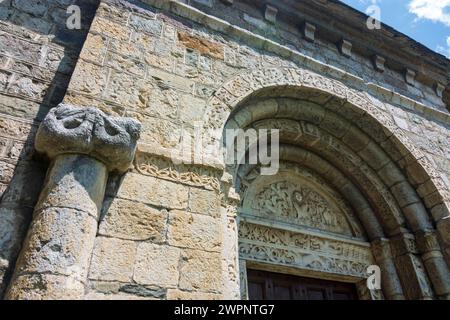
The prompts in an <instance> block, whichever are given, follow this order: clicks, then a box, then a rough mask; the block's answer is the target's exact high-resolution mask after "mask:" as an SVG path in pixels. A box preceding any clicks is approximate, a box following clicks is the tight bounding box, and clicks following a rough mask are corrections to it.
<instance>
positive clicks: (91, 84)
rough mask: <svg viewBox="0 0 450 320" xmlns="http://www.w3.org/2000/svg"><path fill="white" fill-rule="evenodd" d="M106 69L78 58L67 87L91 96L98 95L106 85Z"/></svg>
mask: <svg viewBox="0 0 450 320" xmlns="http://www.w3.org/2000/svg"><path fill="white" fill-rule="evenodd" d="M107 77H108V70H107V69H103V68H102V67H100V66H98V65H94V64H92V63H87V62H84V61H83V60H80V61H79V62H78V64H77V67H76V68H75V71H74V73H73V75H72V79H71V81H70V85H69V88H70V89H71V90H76V91H78V92H81V93H84V94H89V95H93V96H98V95H100V94H101V93H102V92H103V90H104V89H105V87H106V80H107Z"/></svg>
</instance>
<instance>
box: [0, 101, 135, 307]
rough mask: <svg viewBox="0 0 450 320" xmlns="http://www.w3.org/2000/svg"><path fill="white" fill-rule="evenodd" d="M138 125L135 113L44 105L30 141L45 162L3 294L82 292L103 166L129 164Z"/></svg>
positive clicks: (104, 173) (49, 296) (36, 295)
mask: <svg viewBox="0 0 450 320" xmlns="http://www.w3.org/2000/svg"><path fill="white" fill-rule="evenodd" d="M139 133H140V124H139V123H138V122H136V121H135V120H133V119H129V118H113V117H108V116H107V115H105V114H104V113H103V112H101V111H100V110H98V109H95V108H78V107H75V106H71V105H59V106H58V107H57V108H54V109H52V110H51V111H50V112H49V114H48V115H47V117H46V118H45V120H44V121H43V122H42V124H41V126H40V127H39V130H38V132H37V136H36V141H35V147H36V150H37V151H38V152H40V153H42V154H44V155H46V156H47V157H48V158H49V159H50V160H51V163H50V167H49V169H48V172H47V177H46V181H45V183H44V187H43V190H42V192H41V195H40V197H39V201H38V203H37V205H36V206H35V210H34V214H33V220H32V223H31V226H30V229H29V230H28V234H27V237H26V239H25V242H24V246H23V248H22V250H21V253H20V256H19V258H18V260H17V263H16V268H15V271H14V275H13V278H12V280H11V283H10V285H9V288H8V291H7V293H6V298H7V299H80V298H82V297H83V296H84V290H85V284H86V279H87V272H88V268H89V260H90V256H91V253H92V249H93V246H94V240H95V235H96V232H97V224H98V219H99V213H100V208H101V205H102V202H103V198H104V193H105V186H106V181H107V178H108V173H109V172H111V171H116V172H119V173H121V172H125V171H126V170H127V169H128V168H129V166H130V164H131V162H132V160H133V158H134V154H135V150H136V141H137V139H138V138H139Z"/></svg>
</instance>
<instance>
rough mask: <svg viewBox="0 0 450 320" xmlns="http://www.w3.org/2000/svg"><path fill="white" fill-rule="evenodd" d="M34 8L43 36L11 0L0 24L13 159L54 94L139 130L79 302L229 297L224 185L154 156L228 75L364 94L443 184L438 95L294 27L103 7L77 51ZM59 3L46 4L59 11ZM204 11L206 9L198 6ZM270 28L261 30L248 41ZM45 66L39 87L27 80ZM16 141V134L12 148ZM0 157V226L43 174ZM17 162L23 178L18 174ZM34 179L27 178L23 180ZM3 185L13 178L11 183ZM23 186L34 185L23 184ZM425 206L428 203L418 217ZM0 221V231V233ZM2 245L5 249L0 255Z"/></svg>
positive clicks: (155, 6)
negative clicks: (333, 81)
mask: <svg viewBox="0 0 450 320" xmlns="http://www.w3.org/2000/svg"><path fill="white" fill-rule="evenodd" d="M23 2H27V3H30V2H33V1H31V0H28V1H23ZM35 2H36V3H39V4H37V6H38V7H39V8H41V7H45V9H41V10H33V12H32V13H33V14H40V17H39V18H38V20H35V21H43V22H41V23H38V24H39V25H40V24H42V26H39V28H43V29H44V30H42V29H40V31H31V30H33V29H32V28H33V27H32V26H28V27H27V28H21V27H19V26H18V25H17V22H16V24H15V23H14V22H13V21H18V20H17V19H19V18H17V15H19V14H26V13H22V12H21V11H20V8H21V7H20V3H22V1H20V0H12V1H8V0H7V1H6V4H7V7H8V10H7V11H5V12H9V14H6V17H5V18H4V20H5V21H6V22H5V23H2V24H0V27H1V28H2V31H1V33H0V38H1V37H3V38H5V41H0V54H2V56H0V61H4V62H3V63H1V64H0V67H1V69H0V85H2V84H3V89H2V90H3V91H4V92H5V93H4V94H1V95H0V99H1V100H0V113H2V114H3V115H2V116H1V117H0V124H2V125H0V129H1V130H2V131H0V135H1V136H2V137H3V136H5V137H8V138H7V139H5V142H4V143H3V144H4V145H5V146H6V145H8V146H10V145H12V142H11V141H14V143H17V144H18V145H19V147H20V148H19V151H17V153H16V154H20V153H22V154H25V153H26V152H24V151H20V150H22V149H24V145H26V142H28V149H27V148H25V149H24V150H30V151H31V150H32V143H33V134H32V133H30V132H33V131H32V128H34V127H33V124H34V121H39V119H42V116H43V115H45V114H46V110H48V108H50V107H52V106H54V105H55V103H57V102H59V100H61V99H63V100H64V102H67V103H73V104H76V105H84V106H87V105H94V106H96V107H98V108H100V109H101V110H103V111H104V112H106V113H108V114H112V115H118V116H129V117H133V118H136V119H138V120H139V121H141V122H142V125H143V128H142V135H141V139H140V145H139V147H138V153H137V156H136V160H135V165H134V167H133V168H132V169H131V170H130V172H129V173H127V174H125V175H124V176H114V177H111V178H110V181H109V183H108V189H107V196H106V200H105V202H104V204H103V210H102V216H101V218H100V224H99V230H98V235H97V238H96V243H95V248H94V251H93V254H92V260H91V266H90V271H89V290H88V292H87V293H86V298H87V299H95V298H101V299H120V298H123V299H132V298H133V299H141V298H142V299H166V298H167V299H176V298H191V299H195V298H206V299H218V298H237V297H238V296H237V295H236V293H237V292H238V285H236V283H237V282H238V280H237V278H238V274H237V270H238V268H237V265H236V262H237V261H236V259H235V258H234V257H230V255H231V254H230V252H234V251H236V247H235V246H234V244H235V241H236V239H233V238H232V237H231V238H227V237H228V236H229V235H230V233H229V232H227V228H231V229H233V228H234V226H235V222H236V221H235V216H234V213H233V212H230V211H229V210H227V207H226V204H225V202H224V199H223V198H224V195H223V194H221V192H220V190H223V188H222V187H223V185H222V184H223V183H225V182H226V181H222V180H221V178H222V177H221V170H220V168H215V167H213V166H187V165H176V164H174V163H172V162H171V161H170V160H167V159H166V158H167V157H168V155H170V152H171V151H172V150H173V149H174V148H175V147H177V146H178V144H179V142H180V141H182V136H183V134H186V133H189V134H193V133H194V122H196V121H201V120H203V119H205V117H206V113H207V109H208V101H209V99H210V98H211V96H212V95H213V94H214V92H215V91H216V90H218V89H219V88H221V87H222V86H223V85H224V84H225V83H227V82H228V81H229V80H231V79H233V78H235V77H236V76H237V75H239V74H244V73H248V72H251V71H255V70H259V69H263V68H271V67H291V68H298V67H302V68H306V69H312V70H314V71H316V72H321V73H323V74H326V75H327V76H330V77H334V78H338V79H339V80H341V81H343V82H345V83H348V85H349V86H351V87H355V88H357V89H360V90H361V89H363V90H367V91H368V92H369V93H370V94H371V95H372V96H374V97H376V98H377V99H379V101H378V102H379V103H378V105H379V107H380V110H382V111H383V112H385V113H387V114H389V115H390V117H392V118H393V119H394V120H395V122H396V124H397V125H398V126H399V127H400V128H401V129H402V130H403V131H404V133H405V135H407V136H408V137H409V138H410V139H411V140H412V141H414V142H415V144H416V146H417V148H419V149H420V150H422V151H423V152H424V154H425V156H426V157H427V159H428V160H429V161H430V162H431V163H432V164H433V165H434V167H433V170H436V171H437V172H438V175H439V177H438V179H439V181H440V182H441V183H442V185H444V186H447V188H449V187H450V160H449V159H450V142H449V141H450V139H449V138H450V131H449V119H450V117H449V115H448V112H447V111H445V105H444V104H443V103H442V100H441V99H440V98H439V97H437V96H436V93H435V92H434V90H433V88H431V87H428V86H424V85H422V84H420V83H417V84H416V85H415V86H411V85H407V84H405V79H404V76H403V75H401V74H398V73H395V72H391V71H389V70H387V71H385V72H384V73H378V72H377V71H376V70H375V69H374V67H373V64H372V62H371V61H370V60H366V59H364V58H363V57H361V56H359V55H358V54H357V53H354V54H353V55H352V57H351V58H347V57H344V56H343V55H342V54H340V52H339V50H338V49H337V48H336V47H335V46H331V45H330V44H327V43H321V42H320V41H317V42H316V43H314V44H311V43H308V42H307V41H305V40H303V39H301V36H299V35H296V34H295V33H294V32H292V33H288V34H286V33H285V30H284V29H283V28H282V27H280V26H279V25H277V24H276V25H275V26H274V25H272V24H269V23H268V22H267V21H264V18H263V17H261V16H259V15H258V14H257V13H256V12H253V13H252V12H250V11H249V12H247V13H246V16H245V19H246V21H244V22H243V21H242V17H243V11H242V10H241V11H240V10H237V11H235V9H230V8H229V7H226V6H223V5H222V2H221V1H218V0H217V1H213V3H214V5H213V6H212V7H213V8H215V9H216V10H217V11H220V10H219V9H223V10H228V11H227V12H228V17H226V19H227V20H228V21H229V22H230V24H232V25H234V24H236V25H241V24H242V26H243V27H245V28H247V29H250V31H248V30H241V31H239V32H235V33H224V32H220V29H221V27H222V25H221V24H220V23H215V24H213V23H212V22H211V21H212V20H211V19H210V20H207V19H206V18H205V17H204V16H202V15H201V13H198V12H197V13H195V12H193V11H189V10H185V9H184V8H185V7H183V6H184V4H182V3H181V2H180V3H176V4H174V3H173V1H151V0H147V1H121V0H105V1H101V4H100V6H99V8H98V9H97V11H96V15H95V18H94V20H93V22H92V25H91V27H90V29H89V32H88V34H87V38H86V40H85V41H84V42H83V39H81V40H80V42H76V43H78V47H77V46H76V45H75V46H73V45H69V44H62V43H61V42H60V40H58V32H57V31H56V30H57V29H58V28H57V26H58V25H59V24H58V23H56V22H53V21H54V20H51V19H52V18H51V17H52V16H51V15H50V14H49V12H50V11H49V8H48V5H46V4H42V3H43V2H41V1H35ZM65 2H67V1H62V0H59V1H58V0H54V1H47V2H45V3H48V4H51V5H54V6H60V5H61V4H62V3H65ZM202 2H204V3H206V4H210V2H211V1H202ZM83 3H84V2H83ZM211 3H212V2H211ZM192 4H195V5H197V4H198V1H197V3H194V1H193V2H192ZM1 5H4V2H3V3H2V4H1ZM222 6H223V7H222ZM199 8H202V7H201V5H200V6H199ZM205 8H206V9H205V10H210V9H207V8H211V6H206V7H205ZM88 11H89V10H88ZM93 11H95V10H94V9H93ZM3 12H4V11H2V14H3ZM222 12H223V11H222ZM27 14H28V13H27ZM211 14H214V12H212V13H211ZM252 14H253V16H251V15H252ZM14 17H16V18H14ZM1 19H3V17H1ZM202 19H203V20H202ZM25 20H26V21H27V23H31V22H28V21H33V20H31V19H25ZM22 21H23V20H22ZM195 21H209V22H204V24H202V23H198V22H195ZM214 21H215V20H214ZM23 23H24V22H23ZM205 24H206V25H205ZM45 26H47V29H45ZM36 28H37V27H36ZM3 30H5V31H3ZM45 30H47V31H45ZM253 31H254V32H256V33H255V34H258V33H259V35H258V37H254V36H253V35H252V32H253ZM269 31H270V32H271V33H274V34H272V35H271V36H270V37H269V36H267V38H265V37H263V36H261V34H263V35H267V32H269ZM23 32H25V35H24V34H23ZM265 32H266V33H265ZM26 34H29V35H28V36H26ZM280 34H283V35H284V36H285V37H286V38H288V39H295V42H298V43H297V46H296V47H295V46H294V49H295V50H297V51H296V52H297V53H296V54H291V56H290V57H289V58H286V57H285V55H284V53H285V52H287V50H293V49H288V48H280V47H279V46H277V45H278V44H277V42H280V43H281V44H285V43H284V42H283V41H284V40H283V38H279V37H278V36H277V35H280ZM61 38H62V39H66V37H65V36H61ZM269 38H270V39H273V40H268V39H269ZM8 41H9V42H8ZM7 43H12V44H13V45H10V44H7ZM82 43H83V45H82V50H81V53H80V55H79V58H78V60H77V54H76V52H77V50H75V53H74V54H73V55H72V51H71V49H69V48H75V47H77V48H81V44H82ZM13 46H14V47H13ZM291 47H292V46H290V48H291ZM53 52H55V54H51V53H53ZM277 52H280V54H278V53H277ZM281 52H283V54H281ZM289 52H290V51H289ZM33 54H34V55H33ZM26 55H31V56H26ZM2 57H4V58H3V60H2ZM296 57H297V58H296ZM311 58H313V59H311ZM24 60H26V62H27V63H28V65H29V67H28V68H25V69H23V70H25V71H20V70H22V69H20V70H16V69H13V67H14V66H15V65H16V61H22V62H25V61H24ZM5 61H6V62H5ZM75 62H76V67H75V69H74V70H73V73H72V69H73V67H74V66H75ZM337 69H339V70H341V71H337ZM27 70H28V71H27ZM44 71H47V73H48V74H49V76H48V77H47V79H48V80H45V79H42V78H41V76H38V72H44ZM27 72H28V73H27ZM30 73H31V74H30ZM361 75H364V78H361V77H360V76H361ZM2 79H4V80H3V82H2ZM20 79H23V80H20ZM68 81H70V83H69V84H68V87H67V92H66V91H65V86H67V82H68ZM369 82H370V83H371V85H369V84H368V83H369ZM55 87H58V89H55V90H54V89H53V88H55ZM60 87H62V88H60ZM367 88H369V89H370V90H369V89H367ZM393 91H395V92H396V94H394V93H393ZM64 94H65V95H64ZM63 95H64V97H62V96H63ZM427 105H428V107H427ZM429 106H435V107H434V108H430V107H429ZM218 117H219V118H220V120H221V121H223V122H224V121H225V120H226V118H227V117H228V114H227V112H225V111H224V112H223V114H221V115H219V116H218ZM18 124H20V125H18ZM17 128H23V129H17ZM8 130H9V131H8ZM11 130H19V131H11ZM3 132H4V133H3ZM17 137H23V138H21V141H16V140H18V139H17ZM2 141H3V140H2ZM7 154H8V155H7ZM9 154H12V153H11V152H9V153H8V151H4V152H3V155H4V158H5V159H6V158H8V157H9V159H10V160H1V161H2V164H3V163H4V166H5V168H6V169H4V170H3V172H4V174H3V175H2V179H3V180H2V183H3V185H4V189H6V191H5V195H4V196H3V199H2V207H1V208H0V210H3V212H1V214H0V219H19V218H18V217H20V219H24V220H26V218H27V217H29V214H30V212H31V211H32V207H33V203H34V202H35V201H36V199H35V197H36V196H37V194H38V193H39V190H40V189H39V188H40V181H42V174H43V172H44V169H45V168H42V169H40V170H39V169H37V168H38V167H39V166H40V162H39V163H38V162H30V161H31V160H28V158H25V159H24V160H20V161H19V160H18V157H17V156H16V157H15V158H11V157H12V156H9ZM4 158H2V159H4ZM18 161H19V164H22V163H23V164H24V167H25V168H32V169H28V171H26V169H23V170H22V171H21V170H18V169H17V168H20V165H17V163H18ZM14 170H16V171H17V172H14ZM29 171H31V173H30V172H29ZM21 172H23V174H21ZM36 174H40V176H39V178H30V177H32V176H33V175H36ZM12 176H14V179H17V182H16V183H10V180H11V177H12ZM24 179H27V180H26V181H31V180H33V181H36V183H35V184H36V185H35V184H34V183H33V184H28V183H25V180H24ZM13 182H14V181H13ZM428 182H429V181H426V182H423V184H422V190H423V192H422V193H421V196H427V195H428V194H427V191H426V190H427V188H426V184H427V183H428ZM7 186H9V187H8V188H7ZM13 186H17V187H16V189H14V187H13ZM25 186H26V188H25ZM28 188H31V190H28ZM9 190H10V193H8V191H9ZM14 190H20V192H19V191H14ZM8 194H10V196H8ZM20 195H22V196H23V197H24V198H21V197H20ZM8 197H12V198H11V200H9V199H10V198H8ZM22 199H25V200H22ZM442 200H444V201H450V196H449V195H448V194H447V195H446V198H445V199H439V201H437V202H436V203H439V202H440V201H442ZM434 204H435V203H430V208H429V209H430V210H431V209H432V208H433V206H434ZM22 211H23V212H24V213H20V212H22ZM5 217H6V218H5ZM6 221H8V220H6ZM4 226H5V224H1V223H0V230H1V228H5V227H4ZM6 226H7V224H6ZM23 226H24V227H23V230H21V231H20V232H19V230H17V231H14V232H10V234H14V235H16V234H17V235H18V236H17V238H20V237H21V236H20V234H22V233H23V231H24V230H26V228H25V226H26V223H24V224H23ZM16 240H17V239H16ZM10 243H14V244H17V241H11V240H8V239H6V240H3V239H1V238H0V248H1V249H2V250H0V254H2V252H11V251H14V250H12V249H10V247H11V246H10ZM5 246H7V248H8V249H7V250H9V251H4V250H5V249H3V247H5ZM233 246H234V247H233ZM16 249H17V248H16ZM16 249H15V250H16ZM0 259H3V260H0V262H1V263H3V265H4V267H3V269H1V266H2V265H1V264H0V276H1V271H2V270H6V268H7V266H8V264H9V263H10V260H8V259H9V258H6V259H5V258H4V257H2V256H1V255H0Z"/></svg>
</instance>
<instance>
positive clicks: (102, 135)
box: [35, 104, 141, 171]
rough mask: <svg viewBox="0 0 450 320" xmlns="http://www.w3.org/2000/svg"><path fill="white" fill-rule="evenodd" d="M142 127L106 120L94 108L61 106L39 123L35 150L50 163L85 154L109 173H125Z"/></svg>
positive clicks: (127, 121) (131, 122)
mask: <svg viewBox="0 0 450 320" xmlns="http://www.w3.org/2000/svg"><path fill="white" fill-rule="evenodd" d="M140 130H141V124H140V123H139V122H138V121H136V120H134V119H131V118H118V117H110V116H107V115H106V114H105V113H103V112H102V111H100V110H98V109H96V108H93V107H86V108H83V107H76V106H73V105H68V104H60V105H59V106H57V107H56V108H53V109H51V110H50V112H49V113H48V115H47V117H46V118H45V119H44V121H43V122H42V123H41V125H40V127H39V129H38V132H37V135H36V142H35V147H36V150H37V151H38V152H41V153H44V154H46V155H47V156H48V157H49V158H50V159H53V158H55V157H56V156H58V155H61V154H69V153H75V154H85V155H89V156H92V157H93V158H96V159H98V160H99V161H101V162H103V163H104V164H105V165H106V166H107V167H108V169H109V170H110V171H114V170H117V171H126V170H127V169H128V167H129V165H130V164H131V161H132V160H133V158H134V153H135V150H136V141H137V140H138V139H139V135H140Z"/></svg>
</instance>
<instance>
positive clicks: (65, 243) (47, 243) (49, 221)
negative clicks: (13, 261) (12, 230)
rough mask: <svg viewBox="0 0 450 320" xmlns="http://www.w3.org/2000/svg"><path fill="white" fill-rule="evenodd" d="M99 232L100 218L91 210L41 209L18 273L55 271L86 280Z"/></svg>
mask: <svg viewBox="0 0 450 320" xmlns="http://www.w3.org/2000/svg"><path fill="white" fill-rule="evenodd" d="M96 232H97V222H96V221H95V219H94V218H93V217H92V216H90V215H88V214H87V213H84V212H80V211H77V210H74V209H66V208H49V209H45V210H43V211H42V212H37V213H36V214H35V217H34V219H33V222H32V225H31V226H30V230H29V231H28V236H27V239H26V240H25V243H24V245H23V246H24V249H23V250H22V252H21V255H20V257H19V259H18V261H17V266H16V273H19V274H20V273H22V272H33V273H41V274H44V273H52V274H58V275H64V276H68V277H74V278H75V279H77V280H79V281H83V280H84V278H85V277H86V275H87V271H88V270H87V268H88V267H89V264H88V262H89V259H90V257H91V254H92V252H91V250H92V249H91V248H92V247H93V245H94V238H95V234H96ZM15 285H17V284H15ZM15 285H14V286H15ZM14 286H13V287H14Z"/></svg>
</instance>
